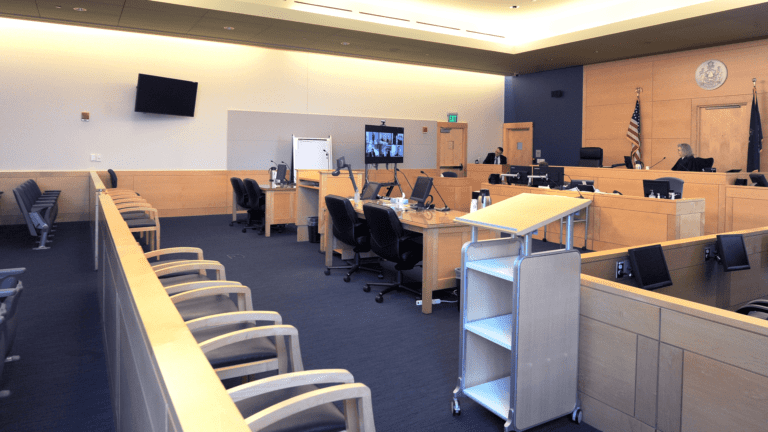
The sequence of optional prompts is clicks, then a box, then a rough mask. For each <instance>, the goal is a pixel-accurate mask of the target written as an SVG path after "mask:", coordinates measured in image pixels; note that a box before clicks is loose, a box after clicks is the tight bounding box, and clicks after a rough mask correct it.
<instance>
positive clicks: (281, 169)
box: [275, 164, 288, 183]
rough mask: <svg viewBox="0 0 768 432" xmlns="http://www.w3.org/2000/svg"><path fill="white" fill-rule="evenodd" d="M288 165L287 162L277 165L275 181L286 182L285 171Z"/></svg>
mask: <svg viewBox="0 0 768 432" xmlns="http://www.w3.org/2000/svg"><path fill="white" fill-rule="evenodd" d="M287 169H288V167H287V166H286V165H285V164H278V165H277V174H275V183H285V172H286V170H287Z"/></svg>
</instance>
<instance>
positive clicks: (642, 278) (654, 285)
mask: <svg viewBox="0 0 768 432" xmlns="http://www.w3.org/2000/svg"><path fill="white" fill-rule="evenodd" d="M627 253H628V254H629V263H630V265H631V266H632V274H633V275H634V276H635V280H636V281H637V285H638V287H640V288H643V289H647V290H655V289H659V288H663V287H666V286H670V285H672V278H671V277H670V275H669V268H668V267H667V260H665V259H664V251H663V250H662V249H661V245H658V244H657V245H652V246H646V247H641V248H636V249H629V250H628V251H627Z"/></svg>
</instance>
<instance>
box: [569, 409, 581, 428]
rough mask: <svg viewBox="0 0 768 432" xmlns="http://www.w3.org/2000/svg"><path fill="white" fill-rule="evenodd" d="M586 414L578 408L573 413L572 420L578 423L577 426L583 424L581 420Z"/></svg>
mask: <svg viewBox="0 0 768 432" xmlns="http://www.w3.org/2000/svg"><path fill="white" fill-rule="evenodd" d="M583 415H584V413H582V411H581V408H579V407H576V409H574V410H573V412H572V413H571V420H572V421H574V422H576V424H581V419H582V417H583Z"/></svg>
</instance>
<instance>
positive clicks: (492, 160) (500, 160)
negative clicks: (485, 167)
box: [483, 147, 507, 165]
mask: <svg viewBox="0 0 768 432" xmlns="http://www.w3.org/2000/svg"><path fill="white" fill-rule="evenodd" d="M502 153H504V149H503V148H501V147H496V151H495V152H493V153H488V156H486V157H485V160H484V161H483V163H484V164H490V165H504V164H506V163H507V157H506V156H504V155H503V154H502Z"/></svg>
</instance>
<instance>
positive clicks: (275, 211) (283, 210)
mask: <svg viewBox="0 0 768 432" xmlns="http://www.w3.org/2000/svg"><path fill="white" fill-rule="evenodd" d="M262 190H263V191H264V195H265V197H266V200H265V201H266V202H265V204H266V205H265V209H264V236H265V237H269V236H270V235H271V234H272V225H278V224H289V223H294V222H295V221H296V188H282V187H268V188H262Z"/></svg>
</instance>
